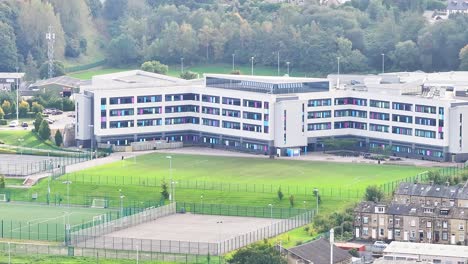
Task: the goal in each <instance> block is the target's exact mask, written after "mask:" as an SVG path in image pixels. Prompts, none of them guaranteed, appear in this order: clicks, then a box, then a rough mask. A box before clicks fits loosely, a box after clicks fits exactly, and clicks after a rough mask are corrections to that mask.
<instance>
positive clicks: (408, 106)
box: [392, 102, 413, 111]
mask: <svg viewBox="0 0 468 264" xmlns="http://www.w3.org/2000/svg"><path fill="white" fill-rule="evenodd" d="M412 108H413V105H412V104H405V103H397V102H394V103H393V104H392V109H395V110H401V111H412Z"/></svg>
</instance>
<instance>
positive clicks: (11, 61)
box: [0, 21, 18, 72]
mask: <svg viewBox="0 0 468 264" xmlns="http://www.w3.org/2000/svg"><path fill="white" fill-rule="evenodd" d="M15 41H16V36H15V32H14V30H13V28H12V27H11V26H10V25H8V24H6V23H3V22H1V21H0V58H2V59H1V60H0V71H2V72H9V71H14V70H15V67H16V66H18V62H17V61H18V54H17V49H16V43H15Z"/></svg>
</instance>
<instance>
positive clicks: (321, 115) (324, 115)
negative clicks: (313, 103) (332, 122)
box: [307, 111, 331, 119]
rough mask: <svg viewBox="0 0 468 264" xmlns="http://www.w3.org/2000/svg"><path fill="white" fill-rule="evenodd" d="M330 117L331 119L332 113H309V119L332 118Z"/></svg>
mask: <svg viewBox="0 0 468 264" xmlns="http://www.w3.org/2000/svg"><path fill="white" fill-rule="evenodd" d="M330 117H331V111H314V112H308V113H307V118H308V119H320V118H330Z"/></svg>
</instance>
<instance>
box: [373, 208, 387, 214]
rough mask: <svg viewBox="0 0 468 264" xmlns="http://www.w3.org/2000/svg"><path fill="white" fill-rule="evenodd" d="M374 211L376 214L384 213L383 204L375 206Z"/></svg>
mask: <svg viewBox="0 0 468 264" xmlns="http://www.w3.org/2000/svg"><path fill="white" fill-rule="evenodd" d="M375 212H376V213H378V214H384V213H385V206H377V207H376V208H375Z"/></svg>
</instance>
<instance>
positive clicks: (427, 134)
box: [414, 129, 436, 138]
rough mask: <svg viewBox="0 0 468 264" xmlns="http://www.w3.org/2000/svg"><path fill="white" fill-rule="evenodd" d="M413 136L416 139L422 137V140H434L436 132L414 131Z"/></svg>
mask: <svg viewBox="0 0 468 264" xmlns="http://www.w3.org/2000/svg"><path fill="white" fill-rule="evenodd" d="M414 135H415V136H417V137H424V138H436V132H434V131H429V130H422V129H415V130H414Z"/></svg>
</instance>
